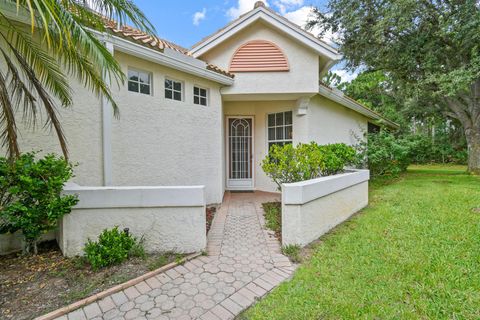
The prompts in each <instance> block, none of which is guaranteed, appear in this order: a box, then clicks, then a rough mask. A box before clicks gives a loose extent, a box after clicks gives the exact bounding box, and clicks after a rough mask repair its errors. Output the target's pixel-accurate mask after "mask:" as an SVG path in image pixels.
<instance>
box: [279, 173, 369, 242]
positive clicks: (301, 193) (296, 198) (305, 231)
mask: <svg viewBox="0 0 480 320" xmlns="http://www.w3.org/2000/svg"><path fill="white" fill-rule="evenodd" d="M368 178H369V175H368V171H367V170H362V171H359V172H353V173H347V174H340V175H336V176H330V177H323V178H319V179H313V180H308V181H303V182H300V183H292V184H286V185H283V188H282V245H295V244H298V245H301V246H304V245H307V244H309V243H310V242H312V241H314V240H316V239H317V238H319V237H320V236H322V235H323V234H325V233H327V232H328V231H329V230H331V229H332V228H334V227H335V226H337V225H338V224H340V223H341V222H343V221H345V220H346V219H348V218H349V217H350V216H351V215H352V214H354V213H356V212H358V211H359V210H361V209H362V208H364V207H365V206H367V204H368ZM312 195H313V196H312ZM292 200H293V201H292Z"/></svg>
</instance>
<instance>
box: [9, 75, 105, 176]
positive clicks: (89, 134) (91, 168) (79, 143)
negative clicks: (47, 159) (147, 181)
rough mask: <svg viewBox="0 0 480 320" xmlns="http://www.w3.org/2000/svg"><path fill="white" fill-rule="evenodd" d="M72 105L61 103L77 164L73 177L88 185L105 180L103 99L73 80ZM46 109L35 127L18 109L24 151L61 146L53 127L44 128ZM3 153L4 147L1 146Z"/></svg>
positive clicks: (57, 150)
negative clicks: (67, 106)
mask: <svg viewBox="0 0 480 320" xmlns="http://www.w3.org/2000/svg"><path fill="white" fill-rule="evenodd" d="M70 86H71V87H72V96H73V105H72V106H71V107H69V108H68V109H65V108H61V107H60V105H58V114H59V120H60V122H61V124H62V127H63V129H64V132H65V136H66V138H67V142H68V150H69V156H70V160H71V161H72V162H73V163H76V164H78V166H76V167H75V170H74V171H75V177H74V178H73V179H72V181H75V182H77V183H79V184H85V185H101V184H102V183H103V168H102V129H101V124H102V110H101V107H100V100H99V99H98V98H97V97H96V96H95V95H94V94H93V93H90V92H87V91H86V89H85V87H84V86H83V85H82V84H80V83H78V82H77V81H76V80H72V81H71V82H70ZM42 111H43V110H42V109H40V110H39V115H40V116H39V118H38V119H37V120H40V121H38V122H37V125H36V127H35V128H32V127H28V126H26V125H25V123H24V122H23V121H22V110H21V109H20V110H19V111H18V112H17V115H16V119H17V125H18V131H19V135H18V141H19V145H20V150H21V151H22V152H29V151H41V153H40V154H46V153H52V152H53V153H56V154H59V155H61V154H62V152H61V149H60V146H59V143H58V139H57V136H56V134H55V132H54V131H50V130H49V129H48V128H46V129H45V128H43V124H44V121H45V120H46V116H45V113H44V112H42ZM0 148H1V151H2V155H3V154H5V149H4V148H3V147H0Z"/></svg>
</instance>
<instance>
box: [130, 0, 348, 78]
mask: <svg viewBox="0 0 480 320" xmlns="http://www.w3.org/2000/svg"><path fill="white" fill-rule="evenodd" d="M134 2H135V3H136V4H137V6H138V7H139V8H140V9H141V10H142V11H143V12H144V13H145V14H146V16H147V18H148V19H149V20H150V21H151V22H152V23H153V25H154V26H155V29H156V32H157V35H158V36H159V37H160V38H163V39H166V40H169V41H172V42H174V43H176V44H179V45H181V46H183V47H186V48H190V47H191V46H192V45H193V44H195V43H196V42H197V41H200V40H201V39H202V38H204V37H206V36H208V35H210V34H212V33H214V32H215V31H217V30H218V29H220V28H222V27H224V26H225V25H226V24H227V23H229V22H230V21H232V20H233V19H235V18H237V17H238V16H239V15H241V14H243V13H245V12H247V11H250V10H252V9H253V6H254V3H255V2H256V0H176V1H165V0H134ZM263 2H265V3H266V5H267V6H268V7H269V8H271V9H273V10H275V11H277V12H278V13H280V14H281V15H283V16H285V17H286V18H288V19H290V20H291V21H292V22H294V23H296V24H298V25H300V26H304V25H305V23H306V21H307V20H308V18H309V15H310V12H311V8H312V6H315V7H318V8H322V9H324V8H325V5H326V3H327V0H263ZM312 32H313V33H315V30H313V31H312ZM330 38H331V35H326V39H325V40H326V41H330ZM334 69H335V70H336V73H338V74H339V75H340V76H341V77H342V79H343V80H345V81H349V80H351V79H352V78H353V77H355V74H349V73H348V72H346V71H344V70H343V69H342V65H341V64H340V65H338V66H336V67H334Z"/></svg>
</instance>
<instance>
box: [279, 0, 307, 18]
mask: <svg viewBox="0 0 480 320" xmlns="http://www.w3.org/2000/svg"><path fill="white" fill-rule="evenodd" d="M274 4H275V6H276V7H277V8H278V10H279V11H280V13H281V14H282V15H285V14H286V13H287V11H288V10H292V9H294V8H296V7H298V6H301V5H303V0H276V1H275V2H274Z"/></svg>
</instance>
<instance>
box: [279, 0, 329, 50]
mask: <svg viewBox="0 0 480 320" xmlns="http://www.w3.org/2000/svg"><path fill="white" fill-rule="evenodd" d="M312 10H313V7H310V6H303V7H300V8H298V9H297V10H294V11H290V12H286V13H285V14H283V16H284V17H285V18H287V19H288V20H290V21H292V22H293V23H295V24H298V25H299V26H300V27H302V28H305V25H306V24H307V22H308V21H309V20H310V19H311V18H312ZM309 32H311V33H312V34H314V35H315V36H318V34H319V33H320V29H319V28H318V27H317V26H316V27H314V28H313V29H312V30H309ZM322 39H323V40H324V41H326V42H328V43H329V44H333V43H334V42H335V41H334V40H335V39H336V35H335V34H333V33H332V32H331V31H327V32H326V33H325V34H324V35H323V37H322Z"/></svg>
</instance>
